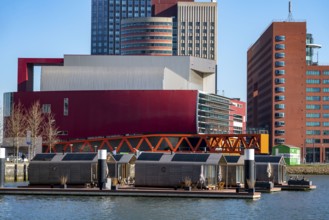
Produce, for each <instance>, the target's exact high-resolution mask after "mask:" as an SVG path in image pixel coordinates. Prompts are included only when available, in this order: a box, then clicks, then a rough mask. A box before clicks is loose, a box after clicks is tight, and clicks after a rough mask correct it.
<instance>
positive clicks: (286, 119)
mask: <svg viewBox="0 0 329 220" xmlns="http://www.w3.org/2000/svg"><path fill="white" fill-rule="evenodd" d="M319 47H320V46H319V45H316V44H314V43H313V38H312V35H311V34H308V33H307V31H306V22H273V23H272V24H271V25H270V26H269V28H268V29H267V30H266V31H265V32H264V33H263V34H262V35H261V37H260V38H259V39H258V40H257V41H256V42H255V43H254V44H253V45H252V47H250V49H249V50H248V55H247V57H248V58H247V60H248V64H247V65H248V67H247V68H248V70H247V71H248V74H247V103H248V104H247V105H248V107H247V127H248V128H264V129H266V130H268V131H269V133H270V145H271V146H275V145H279V144H289V145H293V146H297V147H301V148H302V155H301V157H302V158H301V161H304V160H306V161H307V162H322V161H325V160H327V159H329V144H328V143H329V140H328V138H327V131H328V130H329V129H327V128H326V127H327V126H328V125H329V118H327V113H329V111H328V109H329V106H328V105H327V104H326V100H327V97H328V96H327V94H328V93H327V92H326V91H327V90H329V86H327V85H328V84H327V82H328V81H329V76H328V70H329V66H320V65H318V63H317V62H313V61H312V55H313V50H314V49H316V48H319ZM328 134H329V132H328Z"/></svg>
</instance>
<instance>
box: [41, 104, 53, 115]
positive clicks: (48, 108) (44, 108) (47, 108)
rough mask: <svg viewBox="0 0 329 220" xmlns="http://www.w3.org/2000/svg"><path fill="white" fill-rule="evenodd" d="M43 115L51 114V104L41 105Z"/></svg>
mask: <svg viewBox="0 0 329 220" xmlns="http://www.w3.org/2000/svg"><path fill="white" fill-rule="evenodd" d="M42 112H43V113H51V104H43V105H42Z"/></svg>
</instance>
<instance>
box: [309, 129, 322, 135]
mask: <svg viewBox="0 0 329 220" xmlns="http://www.w3.org/2000/svg"><path fill="white" fill-rule="evenodd" d="M306 135H321V131H320V130H306Z"/></svg>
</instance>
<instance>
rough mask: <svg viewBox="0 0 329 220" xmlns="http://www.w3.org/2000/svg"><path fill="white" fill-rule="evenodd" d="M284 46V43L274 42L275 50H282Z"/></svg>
mask: <svg viewBox="0 0 329 220" xmlns="http://www.w3.org/2000/svg"><path fill="white" fill-rule="evenodd" d="M285 48H286V46H285V45H284V44H276V45H275V49H276V50H284V49H285Z"/></svg>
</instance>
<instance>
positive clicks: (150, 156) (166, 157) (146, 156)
mask: <svg viewBox="0 0 329 220" xmlns="http://www.w3.org/2000/svg"><path fill="white" fill-rule="evenodd" d="M221 158H222V154H217V153H216V154H207V153H202V154H197V153H175V154H165V153H150V152H143V153H141V154H140V156H139V157H138V158H137V161H136V162H137V163H141V162H159V163H176V164H177V163H197V164H218V163H219V161H220V159H221Z"/></svg>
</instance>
